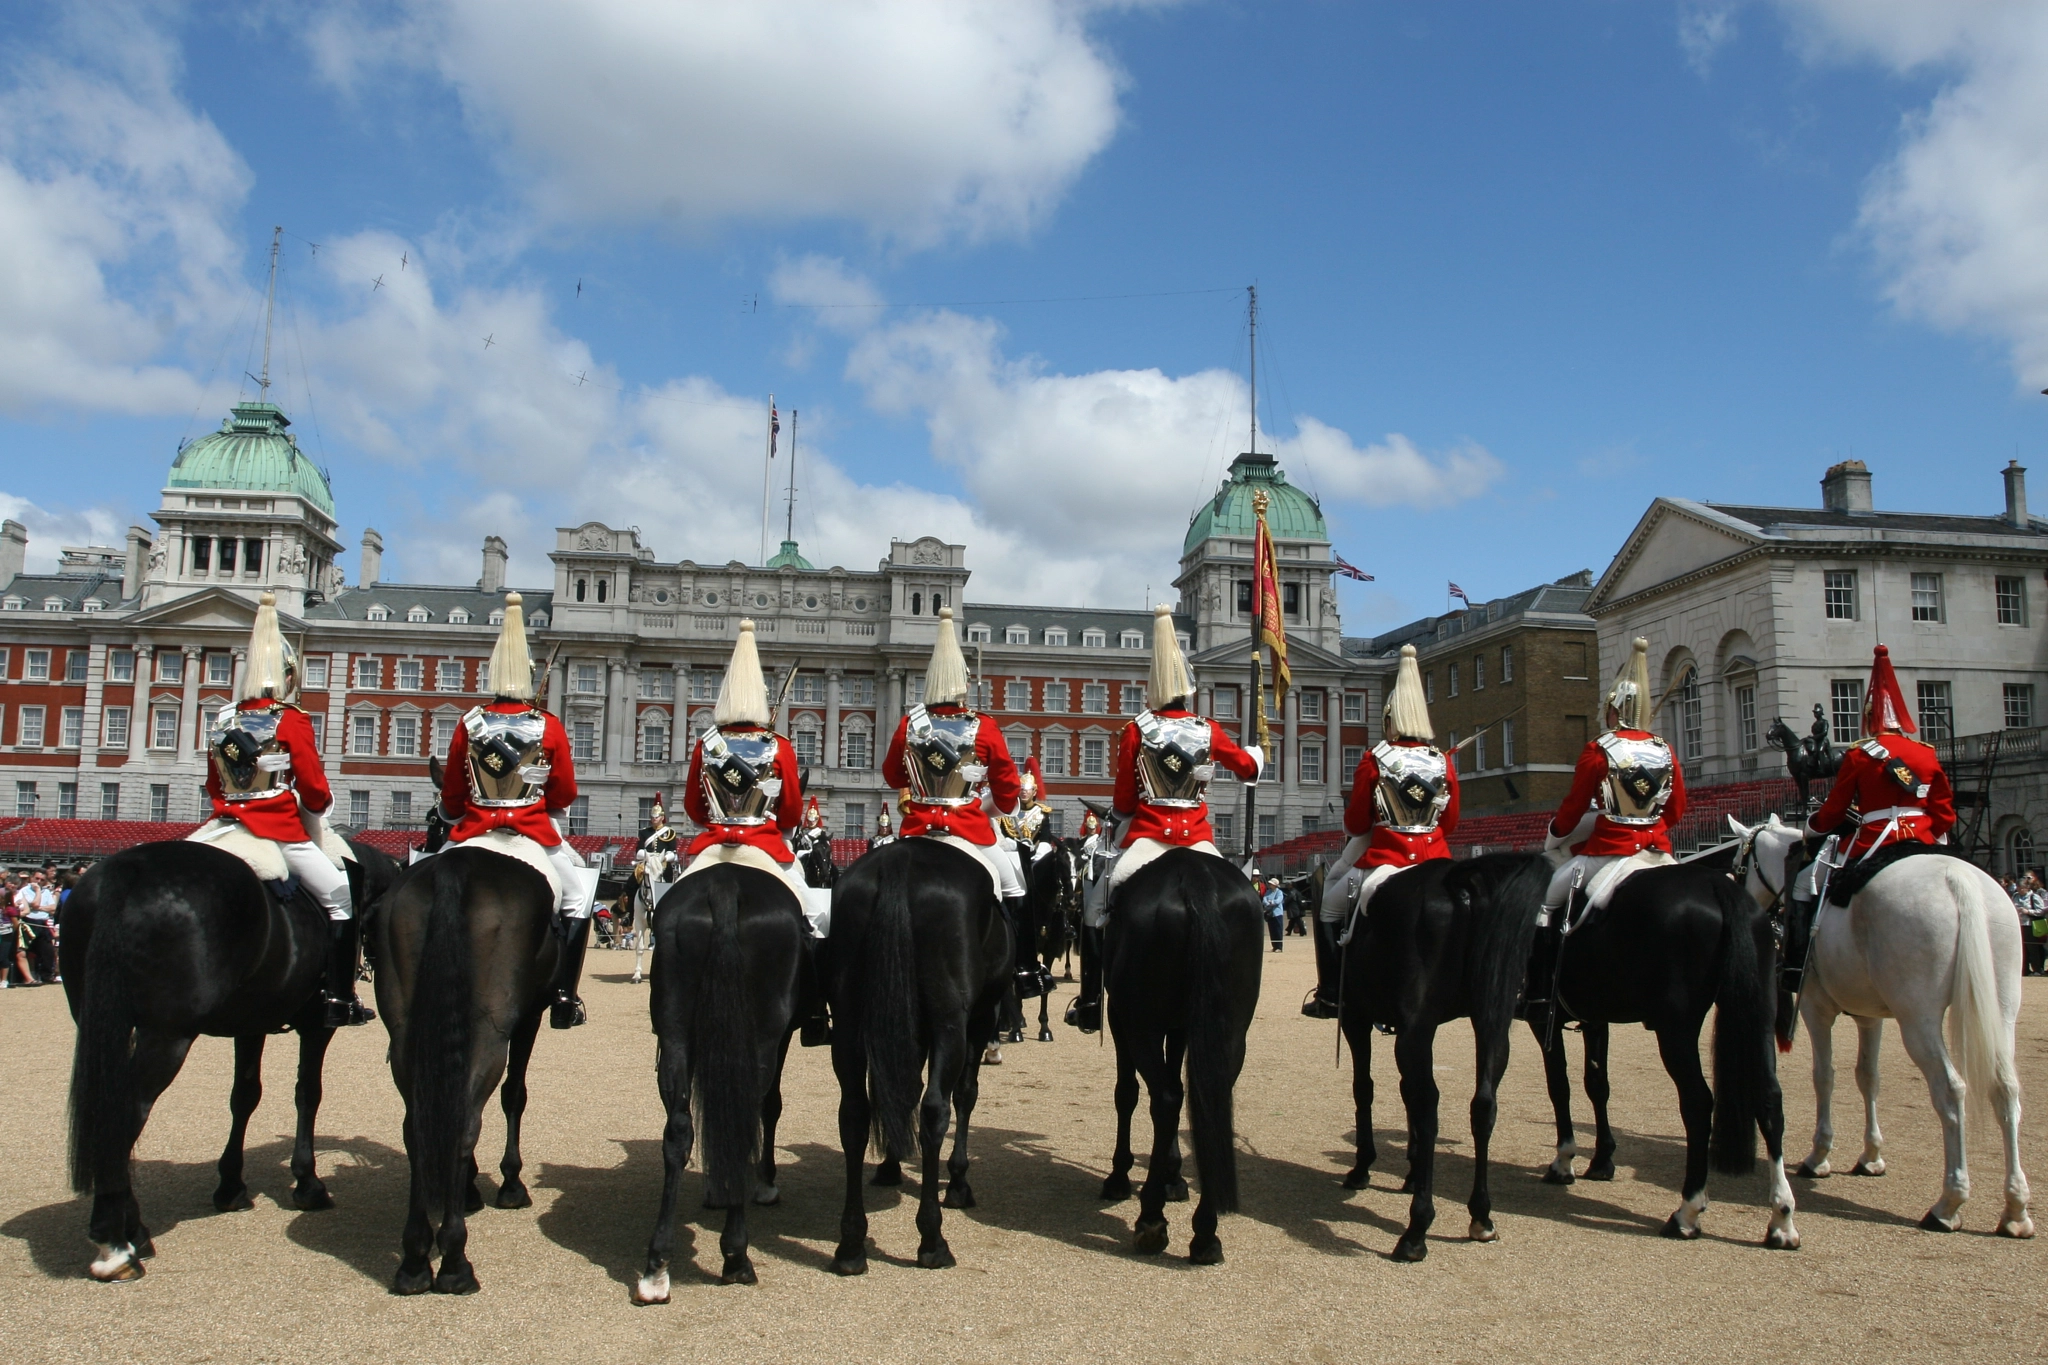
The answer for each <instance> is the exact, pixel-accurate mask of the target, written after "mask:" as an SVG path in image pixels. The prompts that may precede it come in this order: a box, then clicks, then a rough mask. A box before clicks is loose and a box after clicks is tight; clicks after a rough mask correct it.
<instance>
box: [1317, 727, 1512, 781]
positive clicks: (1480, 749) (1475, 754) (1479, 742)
mask: <svg viewBox="0 0 2048 1365" xmlns="http://www.w3.org/2000/svg"><path fill="white" fill-rule="evenodd" d="M1472 771H1474V772H1478V773H1483V772H1485V771H1486V731H1484V730H1481V731H1480V732H1479V733H1478V734H1476V735H1474V736H1473V737H1472ZM1304 780H1306V779H1304Z"/></svg>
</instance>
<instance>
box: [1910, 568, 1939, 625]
mask: <svg viewBox="0 0 2048 1365" xmlns="http://www.w3.org/2000/svg"><path fill="white" fill-rule="evenodd" d="M1913 619H1914V620H1915V621H1939V620H1941V619H1942V613H1941V575H1940V574H1938V573H1916V574H1914V575H1913Z"/></svg>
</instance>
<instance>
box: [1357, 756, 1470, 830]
mask: <svg viewBox="0 0 2048 1365" xmlns="http://www.w3.org/2000/svg"><path fill="white" fill-rule="evenodd" d="M1372 757H1373V761H1374V762H1375V763H1377V764H1379V769H1380V780H1379V781H1378V782H1377V783H1375V784H1374V785H1373V789H1372V805H1373V810H1374V812H1375V813H1376V814H1377V815H1378V817H1379V822H1380V823H1381V824H1382V825H1385V826H1386V827H1387V828H1388V829H1390V830H1393V831H1394V832H1395V833H1397V834H1429V833H1432V832H1434V831H1435V829H1436V827H1437V822H1438V821H1440V820H1442V819H1443V818H1444V809H1445V808H1446V807H1448V806H1449V805H1450V804H1451V777H1450V767H1451V765H1450V763H1449V761H1448V760H1446V759H1445V758H1444V755H1443V751H1442V750H1441V749H1432V748H1430V747H1428V746H1427V745H1415V746H1411V745H1405V744H1386V743H1382V744H1381V745H1379V747H1378V748H1376V749H1374V750H1373V751H1372Z"/></svg>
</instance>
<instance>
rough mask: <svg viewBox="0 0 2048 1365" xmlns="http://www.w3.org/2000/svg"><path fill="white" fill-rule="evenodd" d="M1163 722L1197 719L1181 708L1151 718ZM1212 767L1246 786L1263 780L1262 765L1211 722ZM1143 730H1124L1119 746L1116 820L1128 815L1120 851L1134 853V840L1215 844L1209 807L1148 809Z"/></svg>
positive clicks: (1178, 844) (1114, 799)
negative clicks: (1141, 778)
mask: <svg viewBox="0 0 2048 1365" xmlns="http://www.w3.org/2000/svg"><path fill="white" fill-rule="evenodd" d="M1152 714H1153V715H1155V716H1158V717H1159V718H1160V719H1162V720H1186V719H1189V718H1190V717H1193V716H1194V712H1192V711H1183V710H1181V709H1180V708H1179V707H1173V708H1171V709H1167V710H1161V711H1154V712H1153V713H1152ZM1208 726H1209V761H1210V762H1211V763H1215V764H1218V765H1220V766H1222V767H1223V768H1225V769H1227V770H1228V771H1230V772H1231V773H1233V774H1235V775H1236V776H1237V778H1238V780H1240V781H1243V782H1256V781H1257V780H1258V777H1259V767H1260V764H1259V761H1258V760H1257V759H1255V758H1253V757H1252V756H1251V755H1250V754H1249V753H1247V752H1246V751H1245V750H1244V748H1243V747H1242V746H1241V745H1239V744H1238V742H1237V741H1236V740H1234V739H1232V738H1231V737H1230V736H1229V735H1228V734H1226V733H1224V730H1223V727H1222V726H1220V725H1218V724H1217V723H1216V722H1215V721H1213V720H1212V721H1209V722H1208ZM1139 743H1140V740H1139V736H1138V727H1137V724H1136V723H1135V722H1133V723H1132V724H1129V725H1126V726H1124V733H1123V736H1122V738H1120V739H1118V740H1117V745H1116V790H1115V792H1114V793H1113V794H1112V796H1111V797H1110V801H1111V803H1112V804H1113V805H1114V806H1115V808H1116V811H1117V814H1119V815H1124V814H1127V813H1128V814H1129V815H1130V818H1129V819H1128V820H1126V821H1125V822H1124V832H1123V837H1122V838H1121V839H1119V840H1118V841H1117V847H1119V848H1129V847H1130V846H1131V843H1132V841H1133V840H1137V839H1156V840H1158V841H1159V842H1160V843H1162V844H1172V845H1174V846H1175V847H1177V848H1187V847H1189V846H1191V845H1193V844H1205V843H1206V844H1213V843H1215V842H1216V831H1215V830H1213V829H1211V828H1210V827H1209V803H1208V802H1207V801H1204V802H1203V803H1202V804H1201V805H1199V806H1152V805H1147V804H1146V803H1145V802H1144V800H1142V799H1141V798H1140V797H1139V795H1138V747H1139Z"/></svg>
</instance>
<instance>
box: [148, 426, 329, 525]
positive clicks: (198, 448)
mask: <svg viewBox="0 0 2048 1365" xmlns="http://www.w3.org/2000/svg"><path fill="white" fill-rule="evenodd" d="M290 425H291V421H290V419H289V418H287V417H286V416H285V415H284V413H283V412H282V411H280V410H279V409H278V406H277V404H275V403H237V404H235V406H234V408H233V409H232V410H231V412H230V413H229V415H228V418H227V420H226V421H224V422H222V423H221V424H220V430H219V431H213V432H208V433H207V434H206V435H204V436H202V437H200V438H199V439H198V440H196V441H194V442H193V443H192V444H191V445H188V446H186V447H185V448H184V449H183V450H181V451H179V452H178V458H177V459H176V460H174V461H173V462H172V463H171V477H170V478H169V479H168V480H167V481H166V482H167V484H168V486H169V487H171V488H227V489H240V490H242V491H244V492H250V493H291V494H295V495H297V496H298V497H301V498H304V499H305V500H306V501H307V502H309V503H311V504H313V506H315V507H317V508H319V509H320V510H321V511H322V512H325V513H326V514H327V515H328V516H330V517H331V516H333V515H334V493H333V490H331V489H329V488H328V486H327V476H326V475H325V474H322V473H321V472H320V471H319V469H318V468H316V467H315V466H314V464H313V462H312V460H310V459H308V458H307V457H306V454H305V452H303V451H301V450H300V449H299V443H298V442H297V441H296V440H294V439H292V437H291V436H290V435H289V434H288V433H287V432H286V431H285V428H286V427H288V426H290Z"/></svg>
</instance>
